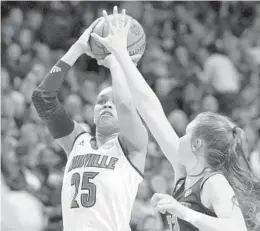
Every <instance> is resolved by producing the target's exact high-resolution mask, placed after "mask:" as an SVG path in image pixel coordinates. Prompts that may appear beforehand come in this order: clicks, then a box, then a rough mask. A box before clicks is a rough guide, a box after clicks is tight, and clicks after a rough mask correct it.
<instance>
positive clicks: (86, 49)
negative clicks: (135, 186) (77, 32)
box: [74, 17, 102, 58]
mask: <svg viewBox="0 0 260 231" xmlns="http://www.w3.org/2000/svg"><path fill="white" fill-rule="evenodd" d="M101 19H102V17H100V18H98V19H96V20H95V21H94V22H93V23H92V24H91V25H90V26H89V27H88V28H87V29H86V30H85V31H84V32H83V34H82V35H81V36H80V37H79V39H78V40H77V41H76V42H75V44H74V45H77V46H79V47H80V49H82V53H85V54H87V55H88V56H90V57H92V58H95V56H94V54H93V53H92V51H91V49H90V46H89V37H90V34H91V33H92V31H93V29H94V27H95V26H96V25H97V24H98V22H99V21H100V20H101Z"/></svg>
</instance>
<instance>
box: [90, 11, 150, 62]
mask: <svg viewBox="0 0 260 231" xmlns="http://www.w3.org/2000/svg"><path fill="white" fill-rule="evenodd" d="M108 17H109V19H110V20H111V22H112V24H114V22H113V15H109V16H108ZM118 17H119V20H122V14H118ZM129 18H130V16H128V15H126V21H127V20H128V19H129ZM108 32H109V27H108V24H107V22H106V21H105V19H104V18H103V19H102V20H101V21H100V22H99V23H98V24H97V25H96V26H95V27H94V28H93V33H96V34H97V35H99V36H100V37H103V38H105V37H107V36H108ZM89 44H90V48H91V50H92V53H93V54H94V55H95V57H96V59H97V60H102V59H104V58H105V57H106V56H107V55H108V54H110V52H109V51H108V50H107V49H106V48H105V47H104V46H103V45H102V44H101V43H99V42H97V41H95V40H94V39H93V38H92V37H90V42H89ZM145 45H146V36H145V33H144V29H143V27H142V26H141V25H140V23H139V22H137V21H136V20H135V19H134V18H132V21H131V26H130V29H129V32H128V37H127V50H128V52H129V54H130V56H132V55H137V54H141V55H143V53H144V51H145Z"/></svg>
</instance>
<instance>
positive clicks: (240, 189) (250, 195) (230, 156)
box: [224, 126, 260, 227]
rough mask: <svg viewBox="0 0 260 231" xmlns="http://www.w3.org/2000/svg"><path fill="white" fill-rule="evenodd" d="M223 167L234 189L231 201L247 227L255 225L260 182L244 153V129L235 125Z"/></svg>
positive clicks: (259, 201) (258, 208)
mask: <svg viewBox="0 0 260 231" xmlns="http://www.w3.org/2000/svg"><path fill="white" fill-rule="evenodd" d="M232 133H233V140H232V142H231V143H230V146H229V149H228V153H227V159H226V161H225V165H224V169H225V173H226V174H225V176H226V178H227V180H228V181H229V183H230V185H231V187H232V188H233V190H234V191H235V197H234V198H233V202H234V203H235V204H237V202H238V204H237V205H238V206H239V207H240V208H241V209H242V211H243V214H244V218H245V220H246V223H247V226H248V227H253V226H254V225H255V222H254V220H255V218H256V214H257V213H258V212H259V211H260V183H259V182H257V180H256V178H255V177H254V175H253V171H252V168H251V165H250V164H249V161H248V159H247V157H246V155H245V153H246V151H247V150H246V149H247V144H246V139H245V134H244V131H243V130H242V129H241V128H239V127H237V126H235V127H234V128H233V129H232Z"/></svg>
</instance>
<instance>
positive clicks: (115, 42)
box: [91, 11, 181, 177]
mask: <svg viewBox="0 0 260 231" xmlns="http://www.w3.org/2000/svg"><path fill="white" fill-rule="evenodd" d="M124 14H125V12H124V11H123V15H124ZM103 15H104V17H105V18H106V20H107V21H108V22H109V19H108V17H107V14H106V12H105V11H104V13H103ZM130 23H131V22H130V21H128V23H127V24H126V26H124V27H122V26H121V27H120V26H113V25H112V24H111V23H108V25H109V26H110V34H109V35H108V37H106V38H101V37H99V36H98V35H96V34H91V35H92V36H93V37H94V39H96V40H98V41H99V42H100V43H102V44H103V45H104V46H105V47H106V48H107V49H108V50H109V51H110V52H111V53H113V54H114V55H115V57H116V58H117V60H118V62H119V63H120V65H121V67H122V69H123V71H124V73H125V75H126V77H127V82H128V86H129V88H130V90H131V93H132V96H133V100H134V104H135V106H136V108H137V110H138V111H139V113H140V115H141V116H142V118H143V119H144V121H145V122H146V124H147V126H148V127H149V129H150V131H151V132H152V134H153V136H154V137H155V139H156V140H157V142H158V144H159V146H160V147H161V149H162V151H163V153H164V155H165V156H166V157H167V158H168V160H169V161H170V162H171V164H172V166H173V167H174V169H175V172H176V175H177V177H179V176H180V175H181V170H180V168H179V161H178V159H179V157H178V156H177V146H178V140H179V137H178V136H177V134H176V133H175V131H174V130H173V128H172V126H171V125H170V123H169V122H168V119H167V117H166V116H165V114H164V111H163V108H162V106H161V103H160V101H159V100H158V98H157V96H156V95H155V94H154V92H153V91H152V89H151V88H150V87H149V85H148V84H147V83H146V81H145V80H144V78H143V76H142V75H141V73H140V72H139V71H138V69H137V68H136V66H135V64H134V63H133V62H132V60H131V58H130V56H129V54H128V51H127V33H128V30H129V27H130Z"/></svg>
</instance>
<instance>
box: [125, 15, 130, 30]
mask: <svg viewBox="0 0 260 231" xmlns="http://www.w3.org/2000/svg"><path fill="white" fill-rule="evenodd" d="M131 23H132V18H131V17H128V20H127V23H126V25H125V31H126V32H128V31H129V29H130V26H131Z"/></svg>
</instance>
